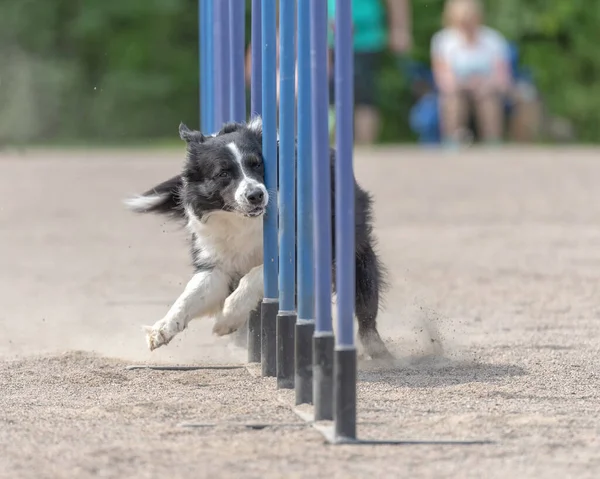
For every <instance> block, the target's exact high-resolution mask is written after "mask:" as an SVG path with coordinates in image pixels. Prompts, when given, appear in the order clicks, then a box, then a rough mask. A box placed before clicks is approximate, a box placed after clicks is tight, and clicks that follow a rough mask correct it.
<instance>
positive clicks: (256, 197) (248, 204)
mask: <svg viewBox="0 0 600 479" xmlns="http://www.w3.org/2000/svg"><path fill="white" fill-rule="evenodd" d="M180 134H181V136H182V138H183V139H184V140H185V141H186V142H187V161H186V166H185V168H184V172H183V174H182V177H183V179H184V188H183V191H182V200H183V203H184V205H185V207H186V208H187V209H188V210H191V211H193V212H194V214H195V215H196V216H198V217H199V218H202V217H203V216H205V215H206V214H208V213H211V212H214V211H219V210H220V211H227V212H232V213H237V214H241V215H244V216H246V217H259V216H261V215H262V214H263V213H264V212H265V208H266V206H267V203H268V202H269V195H268V192H267V189H266V187H265V179H264V162H263V157H262V144H261V132H260V131H259V130H256V129H251V128H249V127H248V126H246V125H239V124H229V125H226V126H225V127H224V128H223V129H222V130H221V131H220V132H219V133H218V134H217V135H216V136H214V137H205V136H204V135H202V134H201V133H199V132H192V131H190V130H189V129H187V127H185V125H183V126H182V127H181V128H180Z"/></svg>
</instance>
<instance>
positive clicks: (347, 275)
mask: <svg viewBox="0 0 600 479" xmlns="http://www.w3.org/2000/svg"><path fill="white" fill-rule="evenodd" d="M335 10H336V13H335V34H334V35H335V72H334V74H335V116H336V131H335V138H336V144H335V146H336V148H335V149H336V165H335V242H336V244H335V254H336V280H335V284H336V294H337V327H336V341H335V354H334V378H335V387H334V419H335V434H336V437H337V438H345V439H348V438H349V439H355V438H356V345H355V343H354V302H355V289H356V283H355V276H356V274H355V269H356V263H355V250H354V244H355V233H354V231H355V216H354V209H355V208H354V168H353V161H352V153H353V145H354V133H353V127H354V95H353V93H354V57H353V55H354V52H353V47H352V2H349V1H347V0H336V8H335Z"/></svg>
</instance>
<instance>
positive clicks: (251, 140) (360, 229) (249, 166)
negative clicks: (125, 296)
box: [126, 118, 390, 358]
mask: <svg viewBox="0 0 600 479" xmlns="http://www.w3.org/2000/svg"><path fill="white" fill-rule="evenodd" d="M179 134H180V136H181V138H182V139H183V140H184V141H185V142H186V143H187V158H186V161H185V165H184V168H183V171H182V172H181V174H179V175H177V176H174V177H173V178H171V179H169V180H167V181H165V182H163V183H161V184H159V185H157V186H155V187H154V188H152V189H151V190H149V191H147V192H146V193H144V194H142V195H140V196H137V197H134V198H131V199H129V200H127V202H126V203H127V205H128V206H129V208H131V209H132V210H134V211H137V212H140V213H159V214H165V215H169V216H171V217H172V218H174V219H178V220H183V221H185V222H186V223H187V228H188V230H189V232H190V233H191V243H192V247H191V249H192V251H191V252H192V259H193V265H194V268H195V274H194V276H193V277H192V278H191V280H190V281H189V283H188V284H187V286H186V287H185V290H184V291H183V293H182V294H181V296H180V297H179V298H178V299H177V301H175V303H174V304H173V306H172V307H171V309H170V310H169V311H168V313H167V314H166V316H165V317H164V318H163V319H161V320H160V321H158V322H156V323H155V324H154V326H147V327H145V330H146V339H147V342H148V347H149V348H150V350H154V349H156V348H158V347H160V346H163V345H165V344H168V343H169V342H170V341H171V340H172V339H173V337H174V336H175V335H176V334H178V333H180V332H181V331H183V330H184V329H185V328H186V327H187V325H188V323H189V322H190V321H191V320H192V319H194V318H197V317H202V316H213V317H215V318H216V321H215V324H214V327H213V333H215V334H217V335H218V336H222V335H226V334H230V333H232V332H234V331H236V330H237V329H238V328H240V327H241V326H243V325H244V323H245V321H246V320H247V318H248V315H249V313H250V312H251V311H252V310H253V309H255V308H256V306H257V304H259V303H260V301H261V300H262V297H263V266H262V261H263V250H262V228H263V219H262V215H263V214H264V212H265V208H266V206H267V203H268V202H269V200H270V199H271V198H273V197H275V195H276V194H277V192H276V191H267V189H266V187H265V184H264V165H263V157H262V121H261V119H260V118H255V119H253V120H251V121H250V122H249V123H247V124H240V123H230V124H226V125H225V126H224V127H223V128H222V129H221V131H219V132H218V133H217V134H215V135H211V136H205V135H203V134H202V133H201V132H199V131H192V130H190V129H189V128H188V127H187V126H185V125H184V124H181V125H180V127H179ZM334 158H335V152H334V151H333V150H331V154H330V161H331V168H332V175H331V177H332V188H333V186H334V185H333V183H334V181H333V178H334V174H333V168H334ZM355 195H356V316H357V319H358V332H359V337H360V339H361V343H362V344H363V346H364V348H365V351H366V353H367V354H368V355H369V356H371V357H372V358H382V357H389V356H390V353H389V352H388V350H387V348H386V347H385V345H384V343H383V341H382V339H381V337H380V336H379V333H378V331H377V327H376V319H377V312H378V308H379V297H380V293H381V290H382V288H383V286H384V278H383V269H382V265H381V263H380V260H379V258H378V257H377V254H376V253H375V250H374V238H373V234H372V226H371V221H372V220H371V198H370V196H369V194H368V193H367V192H365V191H364V190H363V189H361V188H360V187H359V186H358V184H356V182H355ZM332 211H335V205H334V204H333V198H332ZM333 245H334V246H335V240H334V243H333ZM334 256H335V254H334ZM334 262H335V258H334Z"/></svg>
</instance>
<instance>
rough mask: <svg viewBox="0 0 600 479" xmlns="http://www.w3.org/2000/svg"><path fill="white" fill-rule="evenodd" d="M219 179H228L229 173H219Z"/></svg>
mask: <svg viewBox="0 0 600 479" xmlns="http://www.w3.org/2000/svg"><path fill="white" fill-rule="evenodd" d="M219 178H229V171H221V173H219Z"/></svg>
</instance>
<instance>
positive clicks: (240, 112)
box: [221, 0, 246, 122]
mask: <svg viewBox="0 0 600 479" xmlns="http://www.w3.org/2000/svg"><path fill="white" fill-rule="evenodd" d="M221 1H224V0H221ZM229 31H230V35H229V37H230V38H229V40H230V43H229V75H230V80H229V83H230V85H229V86H230V105H229V108H230V113H229V119H230V120H232V121H236V122H243V121H246V95H245V93H246V87H245V84H246V83H245V80H244V67H245V60H244V56H245V55H244V44H245V38H244V36H245V32H246V2H245V1H240V0H229Z"/></svg>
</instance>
